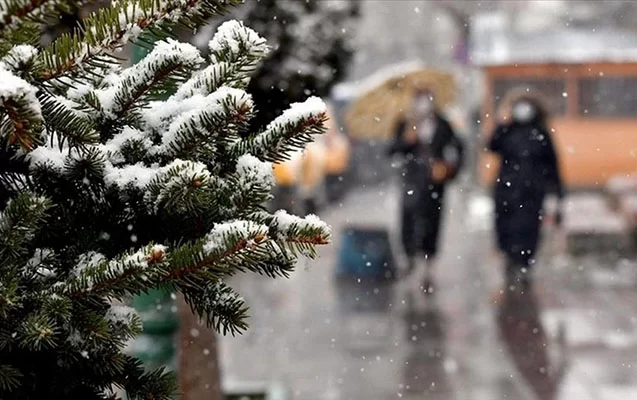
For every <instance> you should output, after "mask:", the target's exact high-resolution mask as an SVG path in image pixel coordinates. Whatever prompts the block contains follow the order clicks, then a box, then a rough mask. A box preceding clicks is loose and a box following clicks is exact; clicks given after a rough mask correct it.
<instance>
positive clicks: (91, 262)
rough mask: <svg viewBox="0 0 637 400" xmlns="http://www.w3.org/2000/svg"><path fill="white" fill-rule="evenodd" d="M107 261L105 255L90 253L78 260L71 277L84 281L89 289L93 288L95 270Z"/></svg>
mask: <svg viewBox="0 0 637 400" xmlns="http://www.w3.org/2000/svg"><path fill="white" fill-rule="evenodd" d="M105 261H106V257H104V255H103V254H101V253H98V252H95V251H89V252H87V253H84V254H82V255H80V256H79V257H78V259H77V263H76V264H75V267H74V268H73V270H72V271H71V275H72V276H74V277H75V278H77V279H80V280H84V281H85V282H86V287H87V288H88V289H90V288H92V287H93V284H94V283H95V280H94V278H95V276H94V275H93V274H94V272H95V269H96V268H97V267H99V266H100V265H102V264H103V263H104V262H105Z"/></svg>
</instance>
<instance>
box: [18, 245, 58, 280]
mask: <svg viewBox="0 0 637 400" xmlns="http://www.w3.org/2000/svg"><path fill="white" fill-rule="evenodd" d="M52 255H53V251H52V250H51V249H36V250H35V252H34V253H33V256H32V257H31V258H30V259H29V260H28V261H27V263H26V266H25V267H26V268H25V272H26V273H27V274H30V272H31V271H33V270H35V272H36V274H37V275H39V276H41V277H43V278H49V277H53V276H55V271H54V270H53V269H52V268H51V267H50V266H48V265H43V263H44V262H45V261H46V260H47V259H49V258H50V257H51V256H52Z"/></svg>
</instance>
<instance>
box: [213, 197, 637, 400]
mask: <svg viewBox="0 0 637 400" xmlns="http://www.w3.org/2000/svg"><path fill="white" fill-rule="evenodd" d="M396 190H397V188H396V187H394V186H391V185H390V186H387V187H375V188H373V189H366V190H360V191H357V192H356V193H352V194H350V196H349V197H348V198H347V200H346V201H344V203H343V204H342V205H340V206H337V207H334V208H333V209H330V210H328V211H326V212H324V213H323V217H324V218H325V219H326V220H327V221H328V222H329V223H331V224H332V225H333V227H334V231H335V238H334V239H335V242H334V245H333V246H330V247H328V248H325V249H324V250H323V252H322V257H321V258H320V259H319V260H318V261H316V262H312V263H306V264H304V265H302V266H301V267H300V268H299V270H298V271H297V272H296V273H295V274H294V275H293V276H292V278H291V279H290V280H268V279H264V278H259V277H254V276H242V277H240V278H238V279H237V280H236V281H235V282H234V285H235V287H236V288H237V289H238V290H239V291H240V292H241V293H242V294H243V295H244V296H245V297H246V299H247V301H248V303H249V304H250V305H251V307H252V310H251V314H252V316H253V317H252V319H251V327H250V330H249V331H248V332H247V333H246V334H245V335H244V336H242V337H238V338H231V337H228V338H224V339H223V340H222V343H221V346H222V350H221V351H222V354H221V357H222V363H223V368H224V373H225V377H224V380H225V381H226V382H237V381H267V382H274V381H277V382H282V383H283V384H284V385H285V386H286V387H287V389H288V398H289V399H304V400H313V399H317V400H318V399H321V400H324V399H352V400H359V399H366V400H385V399H401V398H402V399H423V398H426V399H433V400H443V399H444V400H447V399H457V400H464V399H467V400H500V399H516V400H517V399H519V400H531V399H542V400H544V399H547V400H549V399H550V400H562V399H563V400H567V399H569V400H570V399H577V400H589V399H590V400H618V399H631V398H637V374H636V373H635V368H636V367H637V351H635V350H637V325H636V324H635V317H634V309H635V305H637V290H635V288H636V286H637V285H636V282H637V281H636V276H635V271H636V270H637V269H636V268H635V265H634V264H631V263H628V262H624V263H620V264H619V265H612V266H611V265H606V264H603V263H598V262H595V261H594V260H592V259H587V260H579V261H578V260H572V259H568V258H566V257H564V256H545V259H544V260H543V262H541V263H540V265H539V268H538V270H537V271H536V272H537V275H536V278H537V279H536V284H535V286H534V296H533V297H530V298H528V299H526V300H524V301H525V303H522V304H521V305H517V306H516V304H514V303H511V301H510V300H507V298H505V296H504V295H503V292H502V290H501V286H502V279H501V274H500V260H499V259H498V257H497V255H496V253H495V252H494V251H493V250H492V239H491V234H490V226H491V224H490V206H489V202H488V199H486V198H484V197H481V196H479V195H477V194H472V193H469V192H468V191H466V190H464V191H462V192H461V189H458V188H455V189H454V190H452V192H450V194H451V196H450V200H451V201H450V204H448V207H447V210H446V212H447V214H448V215H447V217H446V222H447V224H446V229H445V240H444V251H443V256H442V259H441V262H440V265H439V267H438V272H437V285H438V291H437V293H436V294H435V296H433V297H432V298H431V299H429V300H428V304H427V306H426V307H425V309H423V310H421V311H420V312H417V313H410V314H409V313H405V312H404V310H402V307H401V306H400V300H399V299H398V297H397V290H395V287H394V286H392V285H378V284H376V285H374V284H363V283H357V282H355V281H354V282H349V283H347V282H337V281H336V280H335V279H334V271H335V262H336V255H337V250H338V243H339V232H340V231H341V229H342V228H343V227H344V226H345V225H347V224H351V223H354V224H360V223H367V224H374V225H385V226H393V227H396V226H397V225H396V213H395V210H396V206H397V195H396ZM388 210H391V211H393V212H389V211H388ZM552 241H553V239H552V238H548V240H547V242H552ZM546 248H547V249H549V250H552V249H554V247H551V244H550V243H549V245H548V246H546ZM552 252H553V251H547V253H552ZM532 300H535V301H536V303H537V307H533V306H532V304H533V301H532ZM503 309H506V310H509V311H508V314H507V318H504V319H502V318H498V315H499V313H500V310H503ZM511 310H513V312H511ZM507 324H509V325H507ZM506 326H509V328H508V329H507V328H506ZM511 327H513V328H511ZM529 327H532V328H529ZM529 332H530V334H529ZM560 371H562V373H560ZM423 394H425V396H423Z"/></svg>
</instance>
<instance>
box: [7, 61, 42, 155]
mask: <svg viewBox="0 0 637 400" xmlns="http://www.w3.org/2000/svg"><path fill="white" fill-rule="evenodd" d="M9 68H11V67H10V66H8V65H7V64H5V63H4V62H0V118H1V120H0V138H5V140H6V141H7V142H8V143H9V144H14V143H19V144H20V145H21V146H22V147H23V148H25V149H31V148H32V147H33V146H34V144H36V143H37V142H38V141H40V140H41V139H42V138H41V125H42V123H43V120H42V111H41V109H40V103H39V101H38V99H37V96H36V93H37V91H38V89H37V88H36V87H35V86H33V85H31V84H30V83H28V82H27V81H25V80H24V79H22V78H20V77H18V76H16V75H14V73H13V72H11V71H10V69H9Z"/></svg>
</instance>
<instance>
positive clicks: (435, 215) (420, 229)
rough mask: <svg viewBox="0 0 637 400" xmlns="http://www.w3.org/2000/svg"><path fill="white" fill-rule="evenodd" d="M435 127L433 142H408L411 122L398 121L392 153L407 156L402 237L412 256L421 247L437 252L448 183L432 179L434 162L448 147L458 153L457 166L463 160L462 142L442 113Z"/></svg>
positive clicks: (437, 117) (443, 157)
mask: <svg viewBox="0 0 637 400" xmlns="http://www.w3.org/2000/svg"><path fill="white" fill-rule="evenodd" d="M435 119H436V122H435V123H436V129H435V132H434V134H433V136H432V139H431V143H429V144H428V145H425V144H423V143H421V142H416V143H408V142H407V141H405V139H404V136H405V132H406V130H407V129H409V127H408V122H407V121H403V122H401V123H400V124H398V127H397V129H396V132H395V137H394V141H393V143H392V144H391V146H390V148H389V154H390V155H393V154H401V155H403V156H404V157H405V164H404V165H403V169H402V171H401V172H402V174H401V175H402V180H403V185H402V192H403V201H402V241H403V246H404V248H405V252H406V254H407V255H408V256H413V255H415V253H417V252H418V251H421V252H423V253H424V254H426V255H428V256H434V255H435V254H436V252H437V250H438V232H439V228H440V222H441V221H440V213H441V209H442V203H443V197H444V189H445V184H444V183H442V184H440V183H433V182H432V181H431V164H432V162H433V161H436V160H444V159H445V152H446V151H447V150H454V151H455V152H456V154H457V158H458V159H457V167H458V169H459V168H460V166H461V164H462V160H463V144H462V141H461V140H460V139H459V138H458V137H457V136H456V134H455V133H454V131H453V129H452V128H451V125H450V124H449V122H447V120H445V119H444V118H442V117H441V116H440V115H436V116H435Z"/></svg>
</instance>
